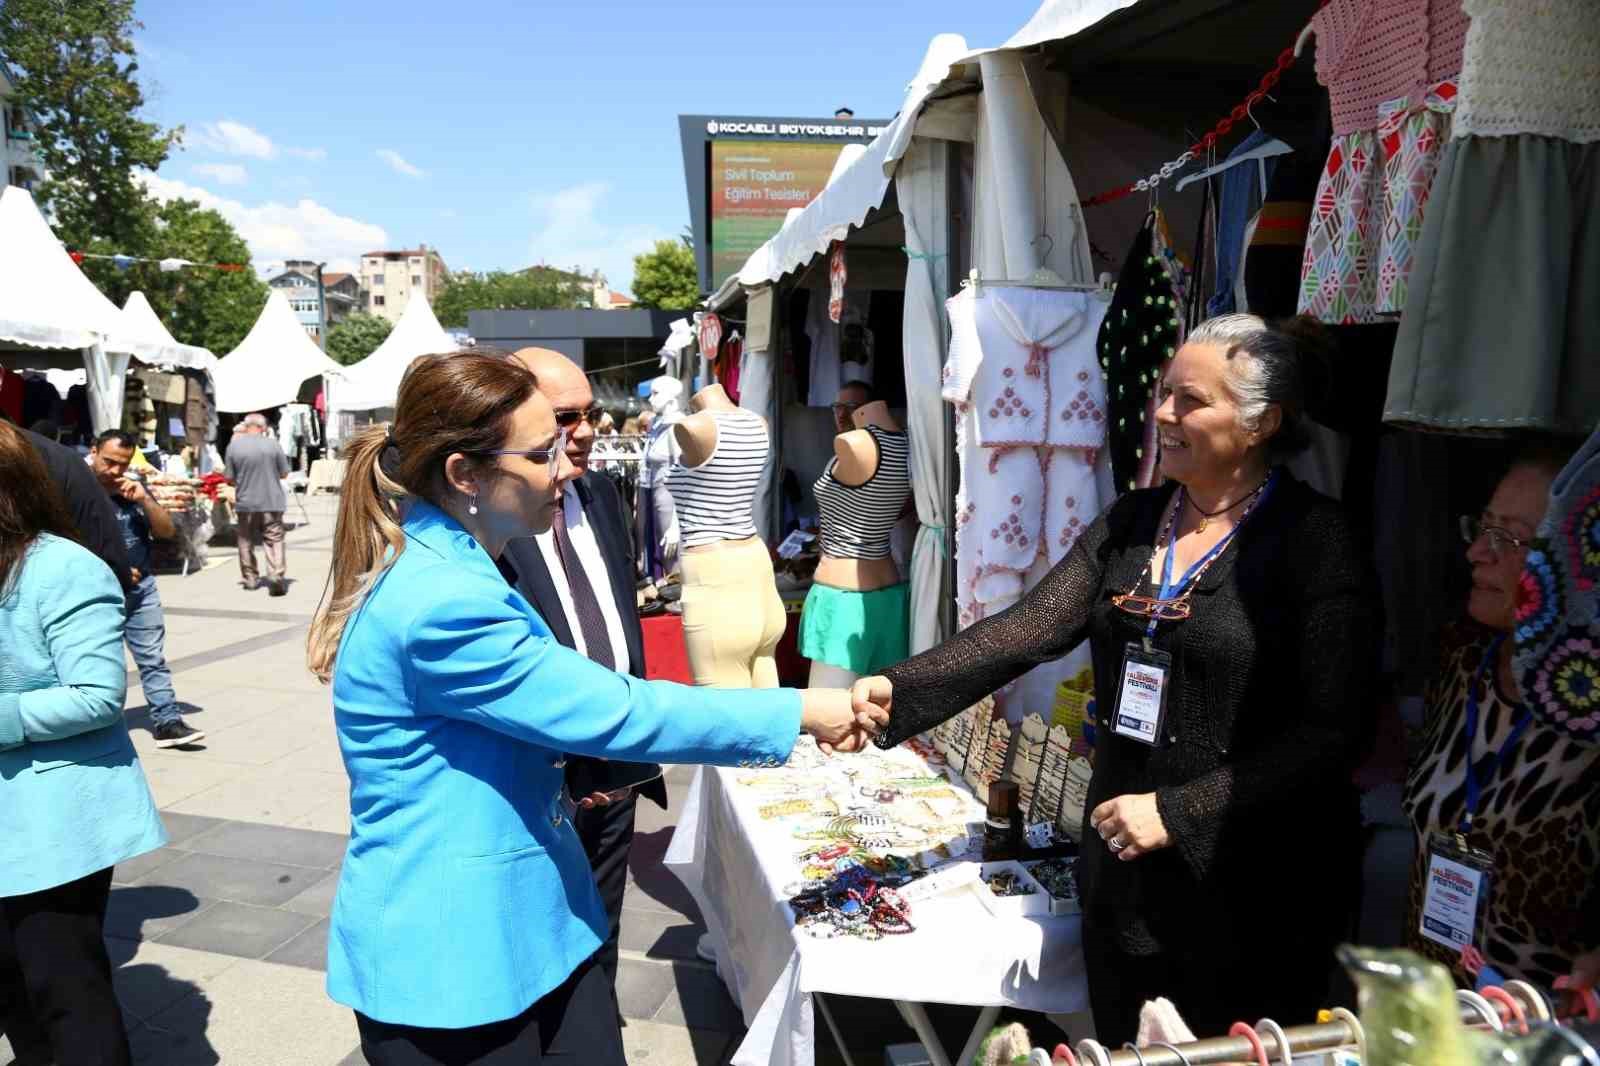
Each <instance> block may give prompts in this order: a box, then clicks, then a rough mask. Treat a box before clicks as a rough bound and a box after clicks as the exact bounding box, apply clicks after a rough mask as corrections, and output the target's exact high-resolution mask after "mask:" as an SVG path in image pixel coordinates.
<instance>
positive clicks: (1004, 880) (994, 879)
mask: <svg viewBox="0 0 1600 1066" xmlns="http://www.w3.org/2000/svg"><path fill="white" fill-rule="evenodd" d="M984 883H985V884H987V885H988V886H989V891H990V892H993V893H994V894H995V895H997V896H1031V895H1033V893H1034V891H1035V889H1034V886H1033V885H1030V884H1029V883H1028V882H1026V881H1024V880H1023V879H1022V878H1020V877H1018V876H1017V875H1016V874H1014V873H1012V872H1011V871H1010V870H1001V871H1000V872H999V873H994V874H990V875H989V876H988V877H987V878H985V879H984Z"/></svg>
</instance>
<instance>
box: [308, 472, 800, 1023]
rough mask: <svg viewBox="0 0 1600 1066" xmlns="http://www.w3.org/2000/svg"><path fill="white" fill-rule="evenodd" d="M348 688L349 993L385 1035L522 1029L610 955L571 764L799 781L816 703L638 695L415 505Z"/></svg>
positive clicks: (339, 918) (367, 622)
mask: <svg viewBox="0 0 1600 1066" xmlns="http://www.w3.org/2000/svg"><path fill="white" fill-rule="evenodd" d="M405 532H406V546H405V550H404V551H403V552H401V553H400V556H399V558H398V559H396V560H395V561H394V563H393V565H391V566H390V568H389V569H388V570H387V571H386V572H385V573H384V574H383V575H382V576H381V577H380V578H379V579H378V580H377V582H376V583H375V584H374V586H373V589H372V591H371V593H370V594H369V595H368V596H367V599H366V602H365V603H364V604H363V605H362V606H361V608H360V609H359V610H358V611H357V612H356V613H355V615H354V616H352V618H351V619H350V621H349V623H348V625H347V626H346V628H345V632H344V637H343V640H342V642H341V646H340V649H339V659H338V664H337V666H336V668H335V672H334V680H333V706H334V720H335V724H336V726H337V728H338V734H339V746H340V749H341V751H342V752H343V755H344V764H345V768H346V769H347V770H348V771H349V774H350V845H349V849H348V851H347V852H346V854H345V860H344V870H343V872H342V874H341V875H340V878H339V891H338V895H337V897H336V899H335V901H334V907H333V922H332V928H331V931H330V935H329V938H328V994H329V995H330V996H332V997H333V998H334V999H335V1000H337V1001H338V1002H340V1003H343V1004H346V1005H347V1006H350V1007H352V1008H354V1009H355V1010H358V1011H360V1012H361V1013H362V1014H365V1015H367V1016H368V1017H370V1018H376V1019H378V1020H379V1021H384V1022H392V1023H397V1024H403V1025H417V1026H427V1027H430V1028H442V1029H459V1028H464V1027H466V1026H474V1025H484V1024H487V1023H489V1022H495V1021H500V1020H502V1019H505V1018H512V1017H515V1016H516V1015H518V1014H520V1013H522V1012H523V1011H524V1010H526V1009H527V1008H528V1007H529V1006H530V1005H531V1004H532V1003H533V1002H534V1001H535V1000H537V999H539V998H540V997H542V996H544V995H545V993H547V992H549V991H551V990H552V989H554V988H556V987H557V986H558V985H560V984H561V983H562V982H563V981H565V980H566V978H567V977H568V976H569V975H570V974H571V973H572V972H573V970H575V969H576V968H577V966H578V965H579V963H581V962H583V960H584V959H586V958H588V957H589V956H590V955H592V954H593V953H594V952H595V950H596V949H597V948H599V946H600V943H601V941H602V940H603V939H604V938H605V936H606V915H605V911H604V909H603V908H602V906H601V904H600V898H599V896H598V894H597V893H596V891H595V887H594V877H593V875H592V874H591V873H590V872H589V862H588V859H587V858H586V857H585V856H584V853H583V847H582V845H581V844H580V843H579V842H578V837H577V834H576V833H574V832H573V829H572V826H571V824H570V823H569V822H568V821H567V819H566V816H565V814H564V812H563V807H562V802H561V799H560V795H561V782H562V771H561V768H560V758H561V756H560V753H561V752H574V753H578V754H583V755H599V756H611V757H615V758H619V759H628V760H630V761H634V762H656V761H662V762H677V763H699V762H706V763H722V764H735V763H737V764H740V765H757V764H759V765H778V764H779V763H781V762H782V761H783V760H785V759H786V758H787V757H788V754H789V750H790V748H791V747H792V746H793V744H794V741H795V738H796V736H797V735H798V733H799V728H800V696H799V693H797V692H794V691H791V690H785V689H769V690H766V691H761V692H754V691H712V690H709V689H695V688H689V687H686V686H682V685H674V684H669V683H666V682H649V681H640V680H638V679H636V678H631V677H624V676H621V675H619V674H616V673H613V672H612V671H610V670H607V669H605V668H603V667H600V666H597V665H595V664H594V663H592V662H590V661H589V660H588V659H587V658H585V657H584V656H582V655H580V654H578V653H577V652H574V651H571V650H569V649H567V648H564V647H562V646H561V645H560V644H558V643H557V642H556V641H555V640H553V639H552V638H551V636H550V630H549V628H548V627H547V626H546V625H545V623H544V621H543V620H542V619H541V618H540V617H539V615H538V614H537V613H536V612H535V611H534V609H533V608H532V607H531V606H530V605H529V604H528V601H527V600H525V599H523V598H522V596H521V594H519V593H518V592H517V591H516V590H515V589H513V588H512V587H511V586H510V585H508V584H507V583H506V579H505V578H504V577H502V576H501V575H500V571H499V570H498V569H496V567H495V564H494V562H493V560H491V559H490V558H489V555H488V554H487V553H486V552H485V551H484V550H483V548H482V547H480V546H479V544H478V542H477V541H476V540H474V539H473V538H472V537H471V536H470V535H469V534H468V533H467V532H466V531H465V530H464V529H462V527H461V526H460V525H459V524H457V523H456V521H455V520H454V519H452V518H450V517H449V516H447V515H446V514H444V513H443V512H442V511H440V510H439V509H437V508H435V507H433V506H431V505H429V504H427V503H422V502H417V503H415V504H414V505H413V506H412V507H411V509H410V511H409V513H408V515H407V517H406V520H405Z"/></svg>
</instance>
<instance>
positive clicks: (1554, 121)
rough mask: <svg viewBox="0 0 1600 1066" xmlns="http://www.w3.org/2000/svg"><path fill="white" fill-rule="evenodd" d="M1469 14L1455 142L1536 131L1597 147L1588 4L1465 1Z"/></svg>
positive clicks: (1593, 22)
mask: <svg viewBox="0 0 1600 1066" xmlns="http://www.w3.org/2000/svg"><path fill="white" fill-rule="evenodd" d="M1462 6H1463V7H1465V8H1466V12H1467V14H1468V15H1470V16H1472V27H1471V29H1469V30H1468V31H1467V44H1466V53H1465V55H1464V57H1463V59H1462V66H1461V103H1460V105H1459V106H1458V107H1457V109H1456V120H1455V127H1454V129H1453V131H1452V136H1455V137H1467V136H1477V137H1505V136H1509V135H1511V134H1516V133H1536V134H1540V135H1542V136H1545V137H1557V138H1560V139H1561V140H1564V141H1574V142H1576V143H1579V144H1586V143H1589V142H1591V141H1600V7H1597V6H1596V5H1595V3H1594V0H1465V2H1464V3H1463V4H1462Z"/></svg>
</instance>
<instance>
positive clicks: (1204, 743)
mask: <svg viewBox="0 0 1600 1066" xmlns="http://www.w3.org/2000/svg"><path fill="white" fill-rule="evenodd" d="M1288 328H1289V330H1290V332H1285V331H1283V330H1279V329H1272V328H1268V327H1267V326H1266V325H1265V324H1264V323H1263V322H1262V321H1261V320H1260V319H1259V318H1256V317H1254V316H1251V315H1227V316H1223V317H1221V318H1215V319H1212V320H1211V321H1209V322H1206V323H1204V324H1203V325H1201V326H1200V327H1199V328H1198V329H1197V330H1195V331H1194V332H1193V333H1191V334H1190V336H1189V338H1188V340H1187V342H1186V343H1185V344H1184V346H1183V347H1182V348H1181V349H1180V350H1179V351H1178V353H1177V355H1176V356H1175V357H1174V359H1173V360H1172V362H1171V363H1170V364H1169V366H1168V368H1167V370H1166V373H1165V377H1164V380H1163V383H1162V397H1163V399H1162V403H1161V407H1160V410H1159V411H1158V412H1157V420H1158V424H1159V436H1160V441H1161V469H1162V472H1163V474H1164V475H1165V476H1166V477H1167V478H1168V483H1167V484H1166V485H1164V486H1162V487H1160V488H1154V489H1147V490H1142V491H1137V492H1131V493H1128V494H1127V495H1125V496H1123V497H1122V498H1121V499H1119V500H1117V502H1116V503H1114V504H1112V505H1111V507H1109V508H1108V509H1107V510H1106V511H1105V512H1104V513H1103V514H1101V515H1100V517H1099V518H1098V519H1097V520H1096V521H1095V522H1094V524H1093V525H1092V526H1090V528H1089V529H1088V530H1087V531H1086V532H1085V533H1084V534H1083V535H1082V536H1081V537H1080V538H1079V540H1078V541H1077V543H1076V544H1075V545H1074V547H1073V549H1072V551H1071V552H1070V553H1069V554H1068V556H1067V558H1066V559H1064V560H1062V562H1061V563H1060V564H1059V565H1058V566H1056V567H1055V568H1054V569H1053V570H1052V571H1051V572H1050V573H1049V575H1048V576H1046V577H1045V578H1044V580H1043V581H1041V582H1040V583H1039V584H1038V585H1037V586H1036V587H1035V588H1034V589H1033V590H1032V591H1031V592H1030V593H1029V594H1028V596H1027V597H1026V598H1025V599H1024V600H1023V601H1022V602H1020V603H1018V604H1017V605H1016V606H1014V607H1012V608H1011V609H1010V610H1008V611H1005V612H1004V613H1002V614H999V615H996V616H995V617H993V618H989V619H986V620H984V621H982V622H980V623H978V624H977V625H974V626H973V627H972V628H970V629H968V630H966V631H965V632H963V633H961V634H959V635H958V636H956V637H954V638H952V639H951V640H949V641H947V642H946V643H945V644H943V645H941V646H940V647H937V648H934V649H933V650H931V651H928V652H926V653H924V654H922V655H918V656H916V657H914V658H912V659H910V660H908V661H906V662H904V663H901V664H900V665H898V666H895V667H893V668H891V669H890V670H888V671H886V674H885V676H882V677H872V678H863V679H862V680H861V681H859V682H857V685H856V690H855V695H856V702H857V706H858V709H865V708H866V707H867V706H868V705H869V704H877V705H879V706H887V707H889V709H890V711H891V720H890V724H889V726H888V728H887V729H886V730H885V731H884V733H883V734H882V735H881V736H880V737H879V738H878V740H877V743H879V744H880V745H883V746H886V747H887V746H891V745H894V744H898V743H899V742H900V741H902V740H904V739H906V738H907V737H909V736H911V735H913V734H915V733H919V732H922V731H924V730H926V729H928V728H930V727H932V726H933V725H935V724H937V723H939V722H941V721H943V720H944V719H946V718H949V717H951V716H952V715H954V714H956V713H958V712H959V711H961V710H962V709H963V708H965V707H967V706H969V705H971V704H972V703H974V702H976V701H977V700H978V699H980V698H981V697H983V696H984V695H986V694H988V693H990V692H993V691H995V690H996V689H998V688H1000V687H1001V686H1003V685H1005V684H1007V683H1008V682H1010V681H1012V680H1014V679H1015V678H1017V677H1019V676H1021V675H1022V674H1023V673H1025V672H1026V671H1027V670H1029V669H1031V668H1032V667H1034V666H1036V665H1038V664H1040V663H1044V662H1048V661H1050V660H1052V659H1055V658H1058V657H1060V656H1061V655H1063V654H1065V653H1066V652H1067V651H1069V650H1070V649H1072V648H1073V647H1074V646H1076V645H1077V644H1078V643H1079V642H1081V641H1082V640H1083V639H1085V638H1088V640H1089V646H1090V649H1091V653H1092V656H1093V660H1094V676H1095V694H1096V705H1097V711H1096V721H1095V727H1096V748H1095V763H1094V776H1093V778H1092V780H1091V781H1090V785H1089V802H1088V804H1087V807H1086V816H1085V819H1084V827H1083V828H1084V848H1083V855H1082V858H1081V859H1080V860H1079V863H1078V876H1079V889H1080V893H1081V896H1082V899H1083V903H1084V922H1083V941H1084V944H1083V946H1084V955H1085V960H1086V963H1087V969H1088V979H1089V995H1090V1001H1091V1004H1092V1006H1093V1009H1094V1018H1095V1025H1096V1028H1097V1030H1098V1035H1099V1037H1100V1039H1101V1040H1103V1041H1108V1042H1115V1043H1120V1042H1121V1041H1124V1040H1131V1039H1132V1038H1133V1035H1134V1032H1135V1029H1136V1026H1137V1019H1138V1012H1139V1008H1140V1006H1141V1005H1142V1004H1143V1003H1144V1002H1145V1001H1146V1000H1148V999H1152V998H1154V997H1156V996H1166V997H1168V998H1170V999H1171V1000H1173V1001H1174V1003H1175V1004H1176V1005H1177V1007H1178V1010H1179V1012H1180V1013H1181V1014H1183V1016H1184V1017H1185V1019H1186V1020H1187V1021H1188V1022H1189V1024H1190V1025H1191V1027H1192V1028H1193V1029H1194V1030H1195V1031H1196V1032H1198V1033H1200V1034H1202V1035H1207V1034H1209V1035H1220V1034H1221V1033H1223V1032H1225V1031H1226V1030H1227V1028H1228V1026H1229V1025H1230V1024H1231V1023H1232V1022H1234V1021H1241V1020H1242V1021H1247V1022H1253V1021H1255V1020H1256V1019H1257V1018H1260V1017H1263V1016H1270V1017H1274V1018H1277V1019H1280V1020H1281V1021H1282V1022H1283V1023H1284V1024H1286V1025H1287V1024H1300V1023H1306V1022H1310V1021H1312V1018H1313V1014H1314V1013H1315V1011H1316V1009H1317V1008H1318V1007H1319V1006H1323V1005H1326V1004H1325V1003H1324V1000H1325V997H1326V995H1327V991H1328V977H1329V975H1330V972H1331V971H1332V968H1333V962H1334V960H1333V948H1334V947H1335V946H1336V944H1337V942H1338V941H1339V939H1340V938H1341V937H1342V936H1344V935H1346V933H1347V931H1348V930H1349V928H1350V924H1351V920H1352V915H1353V912H1354V909H1355V906H1356V898H1357V893H1358V890H1359V880H1360V840H1359V828H1360V825H1359V814H1358V807H1357V797H1356V793H1355V790H1354V787H1353V786H1352V784H1351V773H1352V770H1353V769H1354V767H1355V764H1356V762H1357V760H1358V759H1359V757H1360V756H1361V754H1362V752H1363V749H1364V747H1365V743H1366V740H1367V738H1368V735H1369V731H1370V730H1369V726H1370V721H1371V710H1372V707H1373V703H1374V693H1373V688H1374V683H1375V670H1376V663H1377V646H1378V639H1379V631H1380V619H1379V612H1378V608H1377V606H1376V605H1377V603H1378V597H1377V592H1376V584H1375V579H1374V578H1373V576H1372V572H1371V568H1370V566H1369V564H1368V562H1367V558H1366V554H1365V552H1364V551H1363V550H1362V548H1361V546H1360V545H1359V544H1358V543H1357V539H1356V537H1355V536H1354V535H1353V533H1352V531H1351V528H1350V526H1349V523H1348V522H1347V521H1346V519H1345V516H1344V514H1343V511H1342V510H1341V508H1340V506H1339V505H1338V504H1337V503H1335V502H1333V501H1332V500H1329V499H1327V498H1326V497H1323V496H1320V495H1318V494H1317V493H1316V492H1314V491H1313V490H1311V489H1310V488H1307V487H1306V486H1305V485H1303V484H1302V483H1300V482H1299V481H1296V480H1295V479H1294V478H1293V477H1292V476H1291V475H1290V474H1289V473H1288V471H1286V470H1284V469H1282V468H1281V467H1278V466H1276V465H1275V462H1276V460H1277V459H1278V458H1280V457H1282V456H1283V455H1285V454H1287V453H1289V452H1291V451H1293V450H1295V449H1296V448H1299V447H1303V446H1304V443H1305V426H1304V421H1303V420H1304V417H1305V416H1304V411H1305V406H1306V392H1307V382H1308V380H1312V379H1315V378H1317V376H1318V375H1316V374H1314V373H1311V372H1310V371H1311V368H1312V367H1314V366H1315V365H1316V364H1315V362H1314V360H1313V356H1312V354H1311V353H1310V352H1308V351H1307V349H1308V348H1309V347H1310V341H1311V339H1312V338H1311V337H1310V336H1309V335H1308V334H1307V333H1306V332H1305V329H1306V327H1304V326H1302V325H1300V324H1297V323H1291V324H1289V327H1288ZM1173 546H1175V547H1173ZM1169 547H1170V548H1173V563H1172V567H1171V570H1170V571H1168V570H1167V569H1166V566H1165V564H1166V557H1167V555H1168V553H1169ZM1186 575H1188V576H1190V580H1188V581H1187V583H1186V582H1185V581H1184V577H1185V576H1186ZM1164 577H1166V581H1165V585H1164V583H1163V578H1164ZM1147 638H1148V644H1147V643H1146V640H1147ZM1130 655H1131V657H1132V659H1133V662H1134V663H1135V665H1137V664H1139V663H1144V664H1145V670H1144V671H1143V672H1144V675H1145V678H1146V680H1147V681H1148V680H1149V679H1150V678H1151V677H1152V676H1153V675H1152V674H1151V673H1150V670H1149V668H1150V667H1154V668H1155V669H1157V670H1160V669H1162V668H1163V667H1165V669H1164V676H1162V677H1160V678H1159V680H1158V684H1160V686H1161V687H1162V688H1164V690H1165V709H1164V713H1162V714H1161V715H1160V721H1159V724H1158V725H1157V724H1156V723H1154V722H1152V721H1151V717H1152V716H1151V715H1149V714H1145V713H1141V706H1146V705H1141V703H1140V700H1139V690H1137V688H1136V687H1134V686H1129V685H1128V684H1126V682H1125V681H1124V672H1125V666H1126V665H1127V664H1128V661H1129V658H1130ZM1125 689H1127V690H1128V692H1129V694H1128V696H1127V698H1123V693H1124V690H1125ZM1143 691H1144V692H1146V693H1149V692H1150V691H1151V687H1150V686H1149V685H1146V686H1145V687H1144V689H1143ZM1152 734H1153V736H1152ZM1113 1046H1114V1045H1113Z"/></svg>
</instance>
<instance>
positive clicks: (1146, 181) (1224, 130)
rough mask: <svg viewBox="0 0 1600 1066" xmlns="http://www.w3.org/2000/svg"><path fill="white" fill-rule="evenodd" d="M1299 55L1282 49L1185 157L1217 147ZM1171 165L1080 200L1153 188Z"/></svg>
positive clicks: (1096, 201) (1110, 199) (1091, 202)
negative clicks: (1250, 87)
mask: <svg viewBox="0 0 1600 1066" xmlns="http://www.w3.org/2000/svg"><path fill="white" fill-rule="evenodd" d="M1331 2H1332V0H1322V2H1321V3H1319V4H1318V5H1317V10H1318V11H1321V10H1322V9H1323V8H1325V7H1327V6H1328V4H1329V3H1331ZM1297 58H1298V57H1297V56H1296V55H1295V54H1294V49H1293V48H1292V47H1291V48H1285V49H1284V50H1283V51H1282V52H1280V53H1278V61H1277V63H1275V64H1274V65H1273V67H1272V69H1271V70H1269V71H1267V72H1266V73H1265V74H1263V75H1262V76H1261V83H1260V84H1259V85H1257V86H1256V87H1255V89H1254V90H1252V91H1251V92H1250V94H1249V95H1248V96H1246V97H1245V98H1244V100H1243V101H1242V102H1241V103H1240V104H1239V105H1238V106H1236V107H1235V108H1234V109H1233V110H1232V111H1230V112H1228V113H1227V115H1225V116H1223V117H1222V118H1221V119H1219V120H1218V121H1217V124H1216V125H1215V126H1213V127H1212V128H1211V132H1210V133H1207V134H1206V135H1205V136H1204V137H1202V138H1200V139H1199V140H1198V141H1195V142H1194V143H1193V144H1191V145H1190V146H1189V148H1188V150H1187V151H1185V152H1184V154H1183V157H1189V158H1192V157H1194V156H1197V155H1204V154H1206V153H1208V152H1210V151H1211V149H1213V148H1215V147H1216V146H1217V142H1218V141H1220V140H1221V139H1222V138H1224V137H1226V136H1227V135H1228V134H1229V133H1231V132H1232V131H1233V127H1234V126H1236V125H1237V124H1239V123H1241V122H1243V121H1245V120H1246V118H1248V117H1249V115H1250V109H1251V108H1252V107H1254V106H1255V105H1256V104H1258V103H1260V102H1261V100H1262V98H1263V97H1265V96H1266V95H1267V93H1268V92H1269V91H1270V90H1271V89H1273V88H1274V87H1276V86H1277V84H1278V82H1280V81H1281V80H1283V75H1284V72H1286V71H1287V70H1288V69H1289V68H1290V67H1292V66H1294V62H1295V60H1296V59H1297ZM1183 157H1180V158H1183ZM1184 162H1188V159H1187V158H1184ZM1168 167H1172V164H1170V163H1169V164H1168V165H1167V167H1163V168H1162V169H1161V171H1160V172H1158V173H1157V174H1154V175H1151V177H1149V178H1141V179H1139V180H1138V181H1130V182H1128V184H1126V185H1122V186H1119V187H1117V188H1115V189H1108V190H1107V191H1105V192H1102V193H1097V194H1095V195H1094V196H1091V197H1089V198H1088V199H1086V200H1080V201H1079V203H1080V204H1082V206H1084V207H1099V206H1100V205H1101V204H1109V203H1114V202H1115V201H1117V200H1120V199H1122V198H1123V197H1124V196H1131V195H1133V194H1134V193H1135V192H1138V191H1139V189H1140V188H1141V187H1143V188H1145V189H1149V188H1152V187H1153V186H1155V185H1156V184H1159V182H1160V181H1161V179H1162V178H1169V177H1171V176H1172V174H1171V173H1170V172H1169V171H1168ZM1173 169H1176V168H1173Z"/></svg>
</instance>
